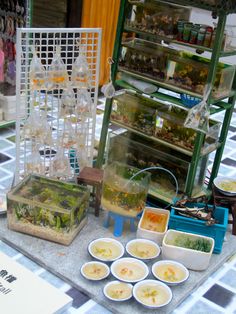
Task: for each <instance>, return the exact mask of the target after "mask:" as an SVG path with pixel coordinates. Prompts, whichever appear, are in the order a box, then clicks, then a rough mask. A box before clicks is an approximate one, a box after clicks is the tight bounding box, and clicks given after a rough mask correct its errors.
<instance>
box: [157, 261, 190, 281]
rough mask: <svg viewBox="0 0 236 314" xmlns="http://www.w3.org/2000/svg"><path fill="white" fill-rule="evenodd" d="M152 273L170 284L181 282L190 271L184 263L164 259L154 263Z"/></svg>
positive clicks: (186, 277)
mask: <svg viewBox="0 0 236 314" xmlns="http://www.w3.org/2000/svg"><path fill="white" fill-rule="evenodd" d="M152 273H153V276H154V277H155V278H156V279H158V280H160V281H162V282H164V283H166V284H167V285H168V286H174V285H178V284H181V283H183V282H185V281H186V280H187V279H188V277H189V271H188V269H187V268H186V267H185V266H184V265H183V264H181V263H178V262H175V261H170V260H162V261H158V262H156V263H155V264H153V265H152Z"/></svg>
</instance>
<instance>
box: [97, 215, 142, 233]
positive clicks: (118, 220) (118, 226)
mask: <svg viewBox="0 0 236 314" xmlns="http://www.w3.org/2000/svg"><path fill="white" fill-rule="evenodd" d="M111 219H113V220H114V230H113V234H114V236H115V237H120V236H121V235H122V232H123V227H124V223H125V221H129V223H130V230H131V231H132V232H134V231H135V230H136V227H135V224H134V222H135V219H136V217H128V216H122V215H119V214H116V213H113V212H108V213H107V217H106V219H105V221H104V224H103V226H104V227H105V228H108V227H109V225H110V220H111Z"/></svg>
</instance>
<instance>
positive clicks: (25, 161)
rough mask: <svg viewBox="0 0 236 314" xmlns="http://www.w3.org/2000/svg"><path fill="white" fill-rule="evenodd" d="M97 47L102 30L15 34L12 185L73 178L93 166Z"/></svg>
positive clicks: (39, 31) (24, 29)
mask: <svg viewBox="0 0 236 314" xmlns="http://www.w3.org/2000/svg"><path fill="white" fill-rule="evenodd" d="M100 47H101V29H81V28H78V29H77V28H71V29H70V28H66V29H63V28H60V29H53V28H50V29H47V28H42V29H39V28H37V29H34V28H23V29H18V30H17V73H16V97H17V110H16V112H17V121H16V149H17V152H16V174H15V182H18V181H19V180H20V179H21V178H23V177H24V176H25V175H26V174H28V173H31V172H36V173H41V174H44V175H49V176H52V177H58V178H62V179H72V178H75V176H76V174H77V173H78V172H79V170H81V169H82V168H83V167H84V166H91V165H92V161H93V150H94V134H95V121H96V119H95V118H96V105H97V95H98V82H99V65H100V64H99V63H100ZM58 56H59V57H58ZM81 56H82V58H81ZM33 58H34V60H33ZM58 58H59V59H60V61H61V60H62V62H63V63H64V65H65V72H62V71H61V68H60V66H61V64H60V66H59V67H56V66H57V65H58V60H57V61H56V62H55V60H56V59H58ZM35 60H36V61H37V62H39V61H40V64H41V65H42V68H41V69H42V71H41V72H40V71H32V68H33V69H36V70H38V69H37V68H36V67H33V64H35ZM81 61H83V62H82V63H81ZM82 64H83V65H82ZM39 72H40V73H41V74H42V75H40V73H39ZM68 95H69V96H68ZM81 95H82V96H81ZM60 161H63V162H64V168H65V165H66V170H65V171H64V172H63V173H61V172H62V171H58V172H57V171H56V170H55V169H57V168H56V164H58V163H60ZM68 165H69V166H68ZM68 167H69V170H68ZM59 168H60V166H59ZM60 170H63V165H61V168H60Z"/></svg>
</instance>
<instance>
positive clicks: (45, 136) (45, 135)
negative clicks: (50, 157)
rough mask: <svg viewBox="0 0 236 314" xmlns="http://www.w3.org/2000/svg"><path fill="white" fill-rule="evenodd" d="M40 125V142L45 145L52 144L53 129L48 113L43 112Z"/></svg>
mask: <svg viewBox="0 0 236 314" xmlns="http://www.w3.org/2000/svg"><path fill="white" fill-rule="evenodd" d="M39 123H40V127H41V130H42V132H41V133H40V136H39V142H40V143H41V144H43V145H48V146H51V145H52V143H53V140H52V130H51V127H50V125H49V123H48V121H47V113H46V112H43V113H42V115H41V116H40V121H39Z"/></svg>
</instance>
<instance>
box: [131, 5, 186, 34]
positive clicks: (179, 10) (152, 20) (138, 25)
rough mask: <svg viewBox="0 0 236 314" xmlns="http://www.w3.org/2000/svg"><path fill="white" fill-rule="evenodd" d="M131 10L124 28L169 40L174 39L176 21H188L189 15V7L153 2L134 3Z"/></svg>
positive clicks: (176, 30)
mask: <svg viewBox="0 0 236 314" xmlns="http://www.w3.org/2000/svg"><path fill="white" fill-rule="evenodd" d="M130 2H131V3H132V1H130ZM131 9H132V12H133V14H132V17H131V18H127V19H126V21H125V26H126V27H130V28H132V29H134V30H136V31H141V32H146V33H151V34H154V35H159V36H165V37H166V38H171V39H173V38H176V35H177V32H178V29H177V25H178V21H179V20H184V21H188V20H189V17H190V13H191V10H190V8H189V7H184V6H179V5H174V4H171V3H163V2H158V1H153V0H146V1H142V2H141V1H140V2H139V3H138V2H136V3H135V8H134V7H133V6H132V7H131ZM128 13H129V14H130V10H128Z"/></svg>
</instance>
